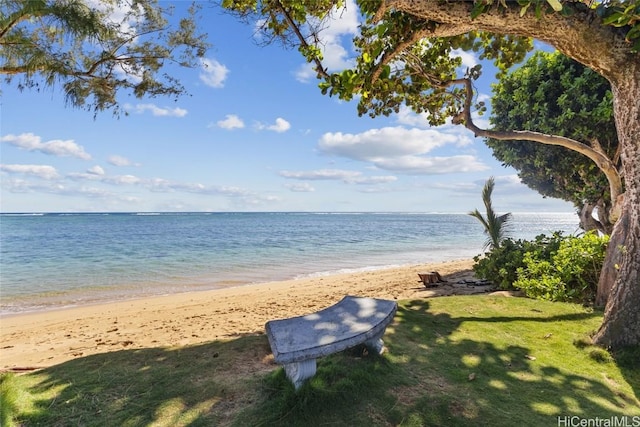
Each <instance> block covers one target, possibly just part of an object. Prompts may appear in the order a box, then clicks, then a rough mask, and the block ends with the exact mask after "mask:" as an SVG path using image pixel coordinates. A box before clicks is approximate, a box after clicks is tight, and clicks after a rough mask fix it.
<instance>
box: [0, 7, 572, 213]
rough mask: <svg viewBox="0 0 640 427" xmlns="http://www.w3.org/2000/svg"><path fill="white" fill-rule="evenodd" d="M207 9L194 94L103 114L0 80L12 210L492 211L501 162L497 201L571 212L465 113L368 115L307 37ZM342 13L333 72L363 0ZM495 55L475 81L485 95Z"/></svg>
mask: <svg viewBox="0 0 640 427" xmlns="http://www.w3.org/2000/svg"><path fill="white" fill-rule="evenodd" d="M165 3H166V2H165ZM179 6H180V5H179ZM203 16H204V19H203V20H201V21H199V28H200V29H201V30H202V31H203V32H205V33H207V34H208V38H209V42H210V43H211V44H212V48H211V49H210V50H209V51H208V52H207V55H206V57H205V58H204V59H203V60H202V63H201V64H200V66H199V67H197V68H192V69H187V68H184V69H178V70H176V71H175V73H174V75H175V76H176V77H178V78H179V80H180V82H181V83H182V84H183V85H184V86H185V88H186V89H187V92H188V94H189V95H187V96H182V97H180V98H179V99H178V100H177V102H174V100H173V99H170V98H150V99H137V98H135V97H133V96H130V95H127V94H120V96H119V100H120V102H121V103H122V105H124V106H125V109H126V111H127V112H128V115H126V116H124V115H123V116H120V117H119V118H118V117H114V116H113V115H112V114H111V113H110V112H108V111H105V112H102V113H99V114H98V115H97V116H96V117H95V118H94V114H93V112H92V111H86V110H81V109H74V108H72V107H70V106H66V105H65V101H64V96H63V94H62V93H61V92H60V90H59V88H57V87H54V88H51V89H41V90H40V91H29V90H25V91H23V92H20V91H18V90H17V88H16V87H15V85H11V84H9V85H7V84H6V83H4V82H3V83H2V97H1V106H0V108H1V110H0V212H3V213H11V212H174V211H184V212H199V211H207V212H226V211H233V212H242V211H259V212H267V211H269V212H280V211H321V212H445V213H450V212H468V211H471V210H474V209H476V208H478V209H479V210H480V211H481V212H483V211H484V207H483V205H482V199H481V191H482V187H483V185H484V183H485V182H486V180H487V179H488V178H489V177H490V176H494V177H495V180H496V186H495V190H494V193H493V205H494V208H495V209H496V210H498V211H499V212H506V211H509V212H573V211H574V209H573V207H572V205H571V204H570V203H567V202H564V201H561V200H555V199H548V198H546V199H545V198H542V196H540V195H539V194H538V193H536V192H535V191H533V190H530V189H529V188H527V187H526V186H525V185H523V184H521V183H520V181H519V179H518V177H517V174H516V171H515V170H514V169H511V168H506V167H503V166H502V165H501V163H500V162H499V161H497V160H496V159H494V158H493V157H492V154H491V150H490V149H489V148H488V147H486V146H485V145H484V142H483V140H482V138H475V137H474V135H473V134H472V133H471V132H469V131H467V130H466V129H464V128H463V127H462V126H455V125H445V126H441V127H429V125H428V123H427V121H426V120H425V119H424V117H420V116H418V115H416V114H414V113H412V112H411V111H409V110H406V109H403V110H401V111H400V112H399V113H398V114H395V115H392V116H389V117H378V118H375V119H372V118H370V117H368V116H363V117H359V116H358V114H357V109H356V102H355V101H354V102H343V101H340V100H338V99H337V98H332V97H329V96H323V95H322V94H321V93H320V90H319V89H318V87H317V84H318V81H317V80H316V78H315V73H314V72H313V71H311V69H310V68H309V65H308V64H306V63H305V61H304V59H303V58H302V56H301V55H300V54H299V53H298V52H297V50H295V49H289V50H288V49H285V48H283V47H282V46H281V45H277V44H276V45H268V46H264V45H263V43H260V40H257V39H256V34H255V29H254V27H252V26H251V25H249V24H246V23H242V22H239V21H238V20H237V19H236V18H234V17H232V16H230V15H228V14H224V13H221V11H220V10H219V9H217V8H215V7H212V6H209V5H207V7H205V8H204V10H203ZM340 16H341V17H340V19H339V20H338V21H335V22H332V23H331V25H329V26H328V27H327V29H326V30H325V32H324V34H323V37H324V42H325V52H324V55H325V64H326V65H327V66H329V68H330V70H339V69H342V68H344V67H346V66H349V64H351V63H352V61H353V60H354V58H355V51H354V49H353V44H352V37H353V35H355V34H357V26H358V24H359V17H358V14H357V8H356V7H355V6H354V5H353V4H352V1H351V0H349V1H348V2H347V9H346V11H345V12H344V13H342V14H340ZM459 54H460V55H461V56H462V57H463V63H464V64H465V65H468V66H472V65H475V64H476V63H478V62H479V60H478V59H477V57H474V56H473V55H471V54H468V53H465V52H460V53H459ZM484 67H485V71H484V74H483V76H482V77H481V78H480V80H479V81H478V82H477V89H478V91H479V96H480V97H481V98H482V99H486V100H489V99H490V95H491V90H490V85H491V83H493V79H492V75H493V73H492V72H491V70H490V67H489V68H488V67H487V66H486V65H485V66H484ZM487 117H488V116H486V115H485V116H483V117H481V118H479V119H478V120H477V124H478V125H480V126H481V127H486V126H488V119H487Z"/></svg>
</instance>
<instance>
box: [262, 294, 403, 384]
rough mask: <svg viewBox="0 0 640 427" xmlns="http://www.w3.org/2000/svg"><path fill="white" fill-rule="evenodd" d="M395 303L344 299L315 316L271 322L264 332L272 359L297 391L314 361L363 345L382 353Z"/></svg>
mask: <svg viewBox="0 0 640 427" xmlns="http://www.w3.org/2000/svg"><path fill="white" fill-rule="evenodd" d="M397 307H398V305H397V304H396V302H395V301H388V300H383V299H375V298H362V297H354V296H346V297H344V298H343V299H342V300H341V301H339V302H338V303H336V304H335V305H332V306H331V307H327V308H325V309H323V310H321V311H318V312H317V313H311V314H307V315H305V316H299V317H291V318H288V319H279V320H271V321H269V322H267V323H266V325H265V329H266V331H267V337H268V338H269V344H270V345H271V350H272V352H273V357H274V360H275V361H276V362H277V363H279V364H281V365H283V366H284V370H285V373H286V375H287V378H289V380H290V381H291V382H292V383H293V385H294V387H295V388H296V389H298V388H299V387H300V386H301V385H302V384H303V383H304V381H305V380H307V379H308V378H311V377H312V376H314V375H315V373H316V359H317V358H318V357H322V356H327V355H329V354H332V353H337V352H340V351H342V350H345V349H347V348H350V347H354V346H356V345H358V344H362V343H364V344H365V345H366V346H367V347H368V348H369V349H370V350H372V351H375V352H377V353H378V354H381V353H382V351H383V348H384V343H383V342H382V335H384V331H385V329H386V328H387V325H388V324H389V323H390V322H391V320H393V316H394V315H395V312H396V309H397Z"/></svg>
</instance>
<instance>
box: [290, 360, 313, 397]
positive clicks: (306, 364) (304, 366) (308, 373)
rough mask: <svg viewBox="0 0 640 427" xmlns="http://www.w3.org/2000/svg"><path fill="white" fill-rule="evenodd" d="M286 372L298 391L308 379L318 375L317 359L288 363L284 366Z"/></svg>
mask: <svg viewBox="0 0 640 427" xmlns="http://www.w3.org/2000/svg"><path fill="white" fill-rule="evenodd" d="M284 372H285V374H287V378H289V380H290V381H291V382H292V383H293V386H294V387H295V389H296V390H297V389H299V388H300V386H301V385H302V384H303V383H304V382H305V381H306V380H307V379H309V378H311V377H312V376H314V375H315V374H316V359H307V360H303V361H301V362H295V363H287V364H286V365H284Z"/></svg>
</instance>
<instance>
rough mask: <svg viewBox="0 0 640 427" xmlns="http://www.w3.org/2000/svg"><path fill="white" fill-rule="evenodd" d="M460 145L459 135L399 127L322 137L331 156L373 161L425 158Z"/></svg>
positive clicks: (322, 144)
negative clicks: (384, 158)
mask: <svg viewBox="0 0 640 427" xmlns="http://www.w3.org/2000/svg"><path fill="white" fill-rule="evenodd" d="M457 141H458V137H457V136H455V135H449V134H444V133H441V132H438V131H435V130H423V129H416V128H413V129H406V128H403V127H400V126H397V127H385V128H381V129H370V130H367V131H365V132H362V133H359V134H351V133H342V132H336V133H331V132H328V133H325V134H324V135H322V137H321V138H320V143H319V144H318V146H319V148H320V150H322V151H323V152H325V153H328V154H333V155H338V156H342V157H348V158H350V159H354V160H363V161H371V160H372V159H376V158H382V157H397V156H402V155H409V154H424V153H428V152H430V151H432V150H433V149H434V148H437V147H441V146H443V145H446V144H455V143H456V142H457Z"/></svg>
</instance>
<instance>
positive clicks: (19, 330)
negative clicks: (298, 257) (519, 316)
mask: <svg viewBox="0 0 640 427" xmlns="http://www.w3.org/2000/svg"><path fill="white" fill-rule="evenodd" d="M472 265H473V260H460V261H448V262H443V263H438V264H423V265H414V266H408V267H401V268H392V269H385V270H376V271H365V272H358V273H350V274H339V275H332V276H321V277H312V278H305V279H299V280H290V281H282V282H271V283H263V284H257V285H248V286H240V287H233V288H225V289H219V290H214V291H204V292H193V293H183V294H175V295H167V296H162V297H153V298H145V299H136V300H131V301H121V302H114V303H108V304H101V305H92V306H83V307H76V308H68V309H62V310H55V311H46V312H37V313H27V314H19V315H13V316H9V317H5V318H2V319H1V320H0V370H3V371H4V370H12V371H24V370H32V369H38V368H44V367H47V366H52V365H56V364H59V363H62V362H65V361H67V360H71V359H74V358H80V357H84V356H88V355H91V354H97V353H106V352H110V351H118V350H122V349H124V348H126V349H136V348H150V347H180V346H188V345H193V344H199V343H204V342H208V341H213V340H227V339H233V338H234V337H238V336H242V335H247V334H261V333H264V324H265V322H267V321H268V320H272V319H278V318H285V317H291V316H297V315H303V314H307V313H310V312H314V311H317V310H320V309H322V308H325V307H327V306H329V305H331V304H334V303H335V302H337V301H339V300H340V299H341V298H343V297H344V296H345V295H358V296H368V297H376V298H385V299H394V300H401V299H410V298H428V297H434V296H442V295H451V294H461V293H482V292H486V291H487V290H488V289H487V287H486V286H484V287H483V286H468V285H467V284H460V283H457V282H459V281H462V280H472V279H474V277H473V271H472V270H471V266H472ZM430 271H437V272H439V273H440V275H441V276H443V278H444V279H445V280H447V283H444V284H440V285H439V286H437V287H433V288H429V289H427V288H425V286H423V284H422V283H421V282H420V281H419V279H418V273H421V272H430Z"/></svg>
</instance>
